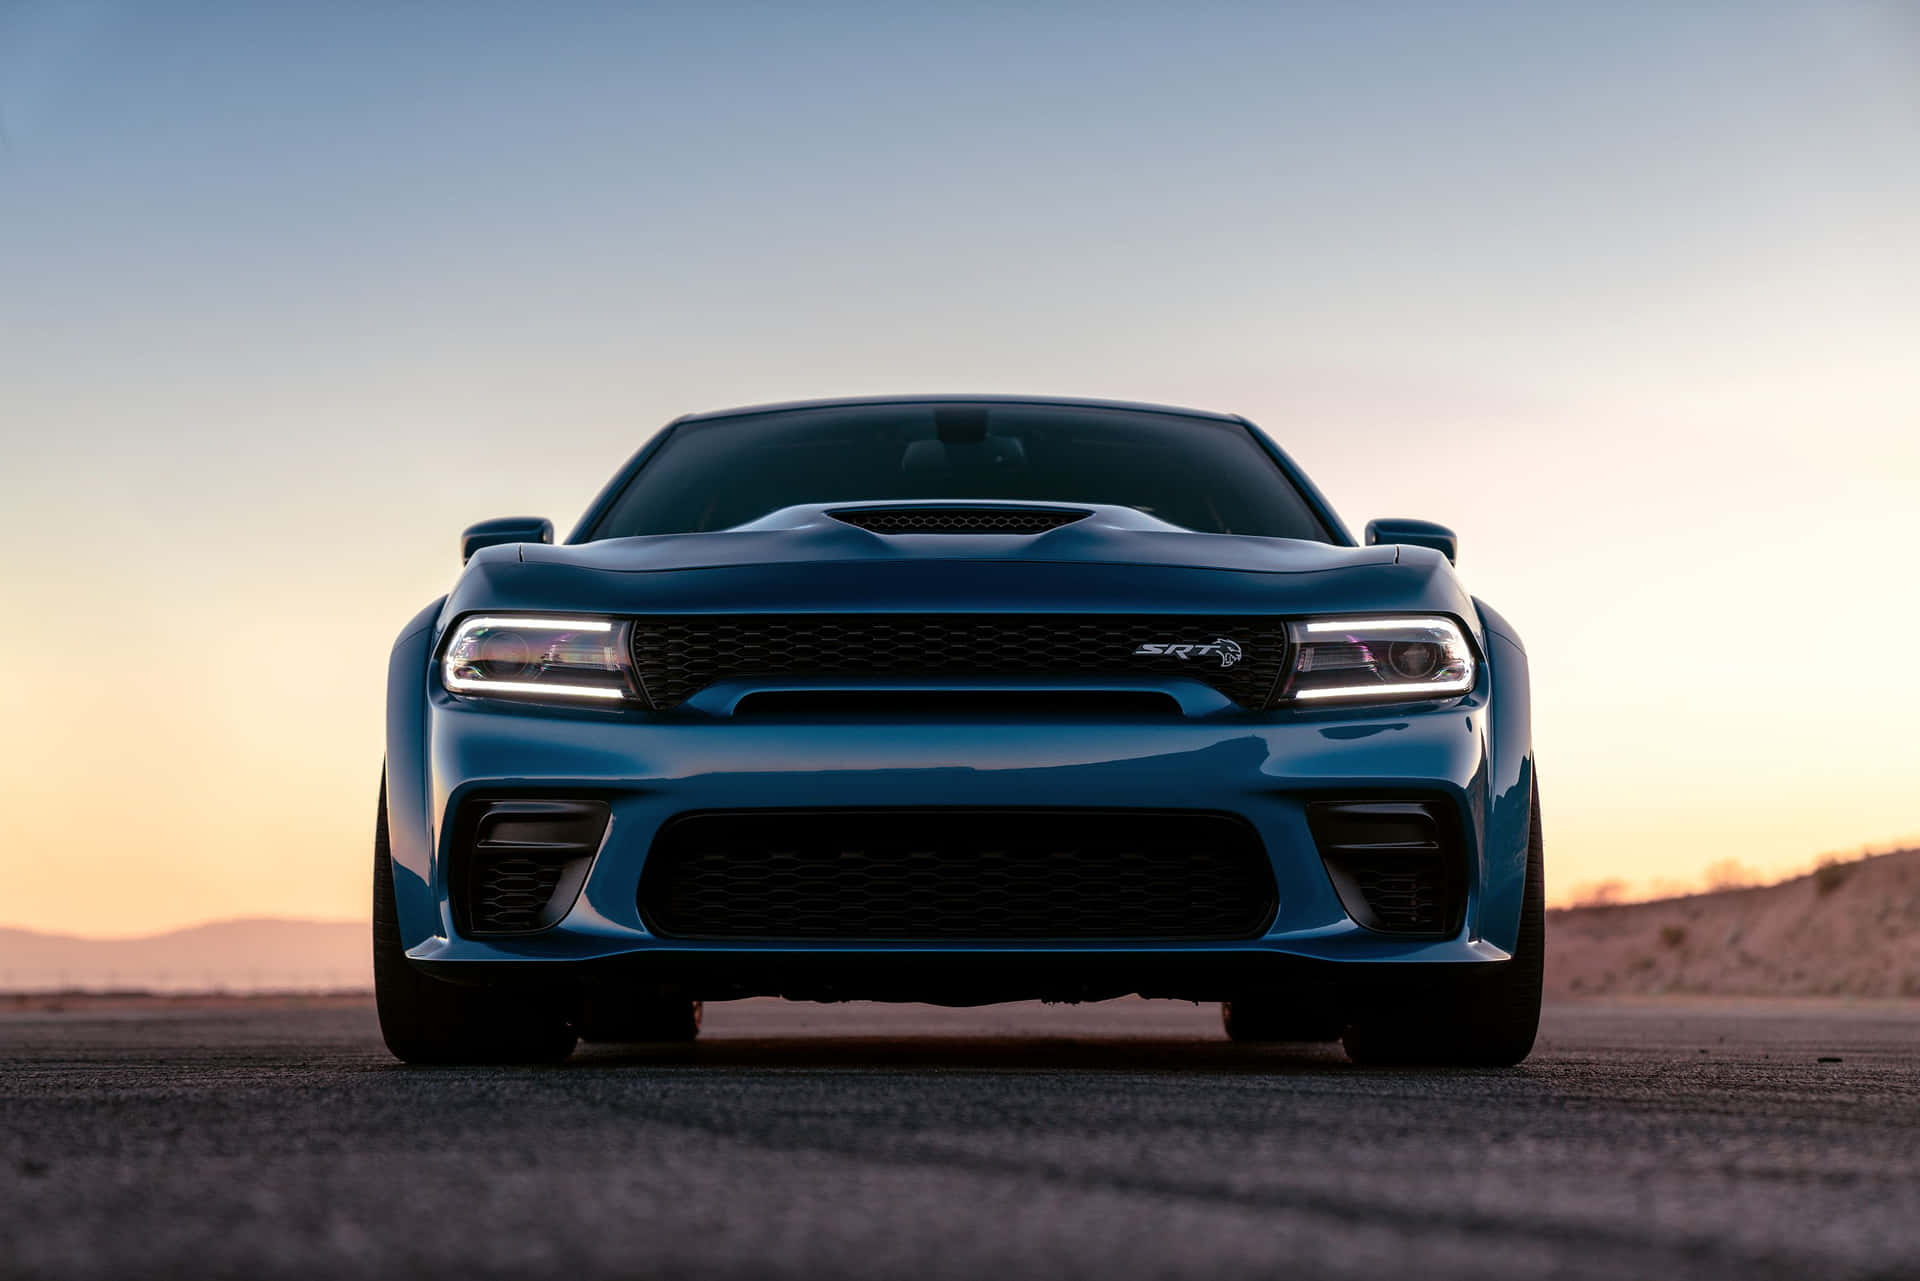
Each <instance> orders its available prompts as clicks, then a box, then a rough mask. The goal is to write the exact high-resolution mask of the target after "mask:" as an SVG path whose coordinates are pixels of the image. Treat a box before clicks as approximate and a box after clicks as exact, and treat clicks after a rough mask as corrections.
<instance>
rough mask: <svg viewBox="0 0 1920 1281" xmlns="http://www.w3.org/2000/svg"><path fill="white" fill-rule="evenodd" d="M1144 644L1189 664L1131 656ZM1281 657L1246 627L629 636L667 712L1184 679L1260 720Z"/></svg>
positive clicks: (929, 618)
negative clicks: (715, 687) (865, 687)
mask: <svg viewBox="0 0 1920 1281" xmlns="http://www.w3.org/2000/svg"><path fill="white" fill-rule="evenodd" d="M1221 642H1225V643H1221ZM1149 644H1151V645H1156V646H1160V647H1165V646H1169V645H1173V646H1179V647H1181V648H1182V650H1183V652H1184V654H1185V656H1184V657H1182V656H1181V654H1170V653H1166V652H1164V651H1162V652H1154V653H1148V654H1142V653H1139V652H1137V651H1138V650H1139V649H1140V647H1141V646H1142V645H1149ZM1286 652H1287V629H1286V624H1285V623H1283V622H1280V621H1277V620H1275V619H1272V618H1259V617H1255V618H1247V617H1244V616H1242V617H1221V616H1217V615H1206V616H1195V615H1189V614H678V615H676V614H667V615H660V616H655V617H643V618H637V619H635V620H634V626H633V658H634V665H635V666H636V667H637V668H638V670H639V673H640V680H641V683H642V685H643V686H645V689H646V694H647V698H648V699H649V700H650V701H651V702H652V704H653V706H654V707H656V708H659V709H661V710H663V711H664V710H666V709H668V708H673V707H678V706H679V705H680V704H681V703H682V702H684V701H685V700H686V699H687V698H689V697H690V696H692V695H694V694H697V693H698V692H700V691H701V690H703V689H705V688H706V687H707V686H709V685H711V684H713V683H714V682H715V681H718V680H726V679H728V678H730V677H745V676H756V677H768V676H772V677H780V676H803V677H851V678H872V677H903V678H920V677H995V676H1022V677H1041V678H1067V679H1073V678H1098V677H1136V678H1137V677H1163V676H1186V677H1190V678H1192V679H1194V680H1199V681H1204V682H1206V683H1207V684H1209V685H1211V686H1213V687H1214V688H1215V689H1217V690H1219V691H1220V692H1221V693H1222V694H1225V695H1226V696H1227V697H1228V698H1231V699H1232V700H1234V701H1235V702H1236V703H1239V704H1240V705H1241V706H1243V707H1253V708H1260V707H1265V706H1266V705H1267V699H1268V698H1269V696H1271V694H1272V693H1273V687H1274V684H1275V682H1276V681H1277V680H1278V679H1279V676H1280V668H1281V663H1282V662H1283V661H1284V659H1285V658H1286Z"/></svg>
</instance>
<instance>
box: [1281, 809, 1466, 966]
mask: <svg viewBox="0 0 1920 1281" xmlns="http://www.w3.org/2000/svg"><path fill="white" fill-rule="evenodd" d="M1307 823H1308V826H1309V827H1310V828H1311V830H1312V832H1313V839H1314V843H1315V844H1316V845H1318V846H1319V847H1320V857H1321V859H1322V860H1323V861H1324V862H1325V864H1326V868H1327V875H1328V876H1329V878H1331V879H1332V881H1333V887H1334V890H1335V892H1336V893H1338V894H1339V895H1340V901H1341V904H1342V905H1343V906H1344V907H1345V908H1346V909H1347V914H1348V915H1349V916H1351V917H1353V919H1354V920H1355V921H1358V922H1359V923H1360V924H1361V925H1364V926H1366V927H1367V928H1368V929H1371V930H1378V931H1380V932H1381V933H1385V934H1427V935H1436V936H1438V935H1447V934H1451V933H1453V932H1454V931H1455V930H1457V929H1458V928H1459V927H1460V921H1461V915H1462V913H1463V912H1464V910H1465V907H1466V895H1467V877H1466V857H1465V852H1464V848H1463V843H1462V841H1461V838H1460V823H1459V818H1458V815H1457V814H1456V813H1455V811H1454V810H1453V809H1452V808H1451V807H1450V806H1448V805H1446V804H1444V803H1439V802H1434V801H1413V800H1406V801H1401V800H1385V799H1355V800H1350V801H1317V802H1315V803H1313V804H1311V805H1309V806H1308V807H1307Z"/></svg>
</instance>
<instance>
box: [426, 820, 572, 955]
mask: <svg viewBox="0 0 1920 1281" xmlns="http://www.w3.org/2000/svg"><path fill="white" fill-rule="evenodd" d="M606 830H607V805H606V803H605V802H604V801H533V800H528V801H492V800H475V801H468V802H467V803H466V805H464V806H462V807H461V810H460V816H459V819H458V820H457V822H456V824H455V827H454V834H453V857H452V861H451V863H450V865H449V867H448V874H449V879H450V882H451V884H450V888H451V890H452V891H453V902H454V910H455V911H456V912H457V913H459V915H460V917H461V921H460V924H461V926H462V928H463V929H464V930H465V931H466V932H467V933H468V934H470V935H489V934H527V933H531V932H532V931H534V930H543V929H546V928H547V927H548V926H549V925H553V924H555V923H556V922H558V921H559V920H560V918H561V917H563V916H565V915H566V914H567V912H568V911H569V910H570V909H571V908H572V907H573V901H574V899H576V898H578V897H579V895H580V887H581V886H582V885H584V884H585V883H586V880H587V869H588V868H590V867H592V866H593V856H594V855H595V854H596V853H598V852H599V850H600V839H601V837H602V836H604V835H605V834H606Z"/></svg>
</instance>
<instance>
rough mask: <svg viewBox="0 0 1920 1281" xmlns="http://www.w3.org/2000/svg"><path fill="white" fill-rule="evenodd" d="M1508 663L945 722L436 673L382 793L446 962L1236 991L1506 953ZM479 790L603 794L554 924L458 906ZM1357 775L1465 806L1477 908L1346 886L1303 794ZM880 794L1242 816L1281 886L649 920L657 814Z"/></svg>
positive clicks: (1356, 784) (425, 935)
mask: <svg viewBox="0 0 1920 1281" xmlns="http://www.w3.org/2000/svg"><path fill="white" fill-rule="evenodd" d="M397 662H398V656H397V655H396V663H397ZM422 666H423V667H424V664H422ZM1495 678H1496V676H1495V673H1493V672H1492V671H1491V670H1490V672H1489V676H1488V679H1487V680H1486V681H1485V682H1483V684H1482V687H1481V688H1480V689H1479V690H1477V691H1476V692H1475V694H1474V695H1472V696H1470V697H1468V698H1466V699H1463V700H1460V701H1459V702H1457V703H1454V704H1451V705H1448V706H1445V707H1442V708H1438V709H1425V710H1411V709H1379V710H1373V711H1367V712H1358V711H1348V712H1345V713H1330V712H1328V713H1319V714H1316V715H1312V716H1297V717H1284V718H1281V717H1274V716H1256V715H1250V714H1241V713H1229V714H1216V715H1211V716H1194V717H1176V718H1157V719H1151V720H1131V721H1129V720H1115V719H1104V718H1103V719H1097V720H1091V719H1090V720H1084V721H1075V720H1068V719H1046V720H1042V721H1022V720H1016V719H999V720H995V719H991V718H980V719H966V720H953V721H947V722H942V723H927V722H923V721H902V720H889V719H878V718H876V719H867V720H859V719H849V718H836V719H818V720H800V719H793V720H787V719H779V720H771V719H769V720H749V719H736V718H733V717H726V716H714V717H686V718H671V717H661V718H640V717H633V716H628V715H618V714H606V713H600V712H594V711H584V710H582V711H574V710H562V709H550V708H540V707H530V706H521V705H515V704H509V703H501V702H488V701H484V700H465V699H458V698H454V697H450V696H448V695H447V694H446V693H445V692H444V691H441V690H439V689H438V688H437V687H436V688H429V687H427V683H426V682H425V681H422V682H421V687H420V688H419V689H418V696H419V698H420V702H418V703H416V704H415V705H414V706H415V708H416V711H415V715H416V716H418V717H419V722H418V734H417V738H415V739H414V740H413V741H412V742H411V743H409V742H408V741H406V735H404V734H402V735H399V736H397V739H398V741H390V744H389V752H390V757H389V791H390V796H391V797H394V798H400V799H390V806H391V807H392V813H393V816H394V818H393V831H392V835H393V838H394V840H393V845H394V852H395V853H394V857H395V881H396V884H395V888H396V893H397V897H398V900H399V907H400V915H401V926H402V935H403V940H404V942H405V943H406V945H407V950H408V955H409V956H410V957H411V958H412V959H413V960H414V961H415V962H416V963H417V964H420V965H422V966H423V967H424V968H427V969H429V970H430V971H432V972H435V973H437V974H440V975H442V976H444V977H449V978H470V979H474V978H480V977H486V978H488V979H489V980H492V979H496V978H505V977H517V978H522V979H541V978H545V977H549V976H552V975H555V974H557V973H559V972H560V970H561V969H563V968H564V969H567V970H573V969H594V970H598V969H621V970H633V971H636V972H638V973H641V974H642V975H644V976H646V977H648V978H650V979H652V980H653V981H655V982H658V983H661V984H667V985H678V986H680V987H683V988H686V989H688V990H692V991H694V992H696V993H699V992H701V991H703V990H704V991H706V992H707V993H708V994H712V995H720V994H728V993H737V994H746V993H748V992H752V991H759V990H781V991H787V992H788V993H789V994H791V991H792V990H794V989H795V988H796V985H797V987H798V988H800V989H804V990H807V991H818V992H820V993H823V994H834V993H845V994H847V995H885V994H887V992H888V991H889V985H890V983H892V982H896V981H897V982H898V983H899V984H901V985H902V986H903V988H905V989H911V990H912V991H920V992H924V991H927V990H929V986H928V985H929V984H933V985H944V984H946V983H947V982H948V981H949V980H951V981H952V982H954V983H955V984H958V985H959V986H965V985H966V984H965V975H967V974H968V973H972V974H973V975H974V976H976V977H977V979H978V980H979V985H980V986H981V990H983V991H985V990H989V989H990V990H994V991H999V990H1002V985H1004V990H1005V991H1007V992H1009V993H1011V994H1020V993H1027V994H1032V995H1046V994H1055V995H1071V994H1073V993H1075V992H1082V991H1084V992H1086V993H1089V994H1092V993H1095V992H1103V993H1104V992H1109V991H1122V990H1124V991H1155V990H1156V988H1157V986H1158V984H1159V983H1160V981H1161V980H1163V979H1164V981H1165V985H1166V991H1165V993H1164V994H1176V993H1178V994H1196V993H1202V992H1225V991H1230V990H1233V989H1235V988H1238V987H1242V986H1245V985H1246V984H1248V983H1252V982H1256V981H1263V980H1260V979H1258V978H1256V977H1255V976H1259V975H1268V974H1277V973H1282V972H1286V971H1287V970H1288V969H1289V967H1299V966H1306V967H1309V968H1312V967H1315V966H1321V967H1324V966H1327V965H1336V966H1339V967H1342V968H1349V967H1352V968H1356V969H1357V968H1372V967H1375V966H1381V965H1396V966H1404V965H1407V964H1410V963H1411V964H1416V965H1422V966H1439V967H1448V968H1451V967H1457V966H1462V965H1476V964H1484V963H1489V962H1499V961H1501V960H1504V959H1505V958H1506V957H1507V955H1508V951H1509V949H1510V948H1511V947H1512V945H1513V928H1514V922H1513V920H1512V916H1513V914H1512V913H1509V912H1508V911H1506V905H1507V904H1508V903H1517V901H1518V893H1519V878H1520V877H1521V876H1522V875H1523V873H1524V861H1525V825H1524V819H1523V820H1522V822H1521V823H1520V824H1519V825H1518V826H1517V827H1516V826H1515V824H1514V823H1513V821H1512V815H1511V813H1510V812H1509V810H1510V805H1511V797H1512V792H1513V790H1515V789H1511V788H1503V787H1501V786H1499V785H1498V773H1499V770H1498V763H1497V761H1496V753H1495V750H1494V747H1495V744H1494V743H1493V741H1492V740H1493V738H1494V735H1495V733H1496V730H1497V719H1496V718H1495V717H1494V716H1493V715H1492V714H1491V707H1490V704H1491V701H1492V697H1493V695H1494V681H1495ZM396 747H397V748H398V749H399V750H398V751H396V750H395V749H396ZM409 747H411V748H412V749H413V752H414V757H413V759H414V760H415V761H417V766H415V767H413V769H409V763H408V760H407V759H406V757H407V752H408V749H409ZM396 758H398V759H396ZM960 762H964V763H960ZM396 765H397V766H398V768H397V769H396ZM416 770H417V772H415V771H416ZM416 788H417V791H416V792H413V793H412V794H411V795H410V796H404V795H403V793H406V792H407V789H416ZM476 794H495V795H498V794H527V795H551V796H567V795H581V796H592V797H595V798H598V799H602V800H605V801H606V802H607V803H608V804H609V806H610V808H611V813H612V820H611V823H610V825H609V828H608V831H607V836H606V840H605V843H604V845H603V846H602V848H601V850H600V852H599V855H598V856H597V858H596V859H595V861H594V863H593V865H592V868H591V871H590V873H589V875H588V877H587V879H586V882H585V885H584V887H583V888H582V889H581V891H580V893H579V896H578V898H577V899H576V901H575V902H574V904H573V906H572V909H571V910H570V911H569V912H568V913H567V915H566V916H565V917H564V918H563V919H561V920H560V921H559V922H558V923H557V924H555V925H554V926H552V927H551V928H549V929H546V930H544V931H542V932H539V933H537V934H529V935H522V936H515V937H500V938H467V937H462V936H461V934H460V932H459V930H458V929H457V928H456V925H455V918H454V913H453V911H452V904H451V901H450V898H449V894H448V890H447V874H446V869H447V859H446V856H445V849H444V846H445V844H446V842H447V839H448V833H449V827H450V825H449V823H448V821H447V819H448V816H449V815H451V814H453V813H454V812H455V811H456V810H457V809H458V807H459V806H460V804H461V802H462V801H463V800H465V799H466V798H467V797H469V796H471V795H476ZM1366 796H1377V797H1392V798H1395V799H1409V798H1418V799H1425V800H1429V801H1438V802H1442V803H1444V804H1446V805H1448V806H1450V807H1452V808H1453V809H1454V810H1455V811H1457V814H1458V817H1459V820H1460V832H1461V836H1462V840H1463V844H1464V847H1465V855H1466V860H1467V866H1468V876H1467V885H1466V905H1465V912H1464V918H1463V924H1462V925H1461V927H1460V929H1459V930H1458V931H1457V932H1456V933H1455V934H1453V935H1452V936H1451V937H1447V938H1413V937H1396V936H1392V935H1387V934H1382V933H1376V932H1374V931H1371V930H1368V929H1365V928H1362V927H1361V926H1360V925H1358V924H1356V923H1355V922H1354V920H1353V919H1352V918H1351V917H1349V916H1348V914H1347V912H1346V911H1345V910H1344V909H1343V907H1342V905H1341V901H1340V899H1339V896H1338V894H1337V893H1336V891H1335V890H1334V887H1333V885H1332V883H1331V882H1330V880H1329V878H1328V875H1327V872H1326V870H1325V867H1324V865H1323V863H1322V861H1321V859H1320V857H1319V854H1318V851H1317V849H1316V847H1315V845H1314V842H1313V839H1312V837H1311V834H1310V833H1309V831H1308V827H1307V820H1306V806H1307V805H1308V803H1310V802H1312V801H1315V800H1321V799H1349V798H1355V797H1366ZM1503 796H1504V797H1507V798H1508V799H1507V800H1505V801H1503V800H1502V797H1503ZM876 806H886V807H929V808H940V807H945V808H953V807H969V806H981V807H991V808H1011V807H1058V806H1073V807H1098V808H1140V809H1159V810H1210V811H1217V812H1224V813H1230V814H1236V815H1240V816H1243V817H1244V818H1245V819H1247V820H1248V821H1249V822H1250V823H1252V824H1253V826H1254V827H1255V828H1256V829H1257V831H1258V833H1259V835H1260V837H1261V840H1262V842H1263V843H1264V845H1265V847H1266V851H1267V855H1268V858H1269V860H1270V862H1271V865H1272V870H1273V876H1274V881H1275V884H1276V887H1277V891H1278V909H1277V912H1276V914H1275V916H1274V919H1273V921H1272V924H1271V927H1270V928H1269V929H1267V930H1266V932H1265V933H1264V934H1263V935H1261V936H1260V937H1258V938H1254V939H1243V940H1236V941H1230V942H1178V943H1129V944H1125V945H1113V944H1105V943H1102V944H1082V943H1018V944H1014V943H978V942H941V943H916V944H900V943H868V942H839V941H817V942H816V941H810V942H805V943H792V942H758V941H754V942H743V941H736V940H727V941H694V940H678V939H663V938H659V937H656V936H655V935H653V934H652V933H650V932H649V931H648V929H647V927H646V926H645V924H644V923H643V922H642V920H641V916H640V911H639V907H638V904H637V901H636V890H637V887H638V885H639V879H640V873H641V869H642V866H643V864H644V862H645V859H646V855H647V851H648V848H649V847H650V845H651V844H652V842H653V838H654V836H655V834H656V833H657V832H658V830H659V829H660V827H661V826H662V824H664V823H665V822H666V821H667V820H669V819H671V818H673V817H674V816H675V815H679V814H683V813H687V812H691V811H703V810H704V811H710V810H733V809H772V808H782V809H790V808H814V807H834V808H838V807H848V808H857V807H876ZM1503 807H1509V808H1503ZM783 975H784V976H786V977H785V978H782V977H781V976H783ZM1116 985H1118V986H1116ZM982 999H988V998H985V997H983V998H982Z"/></svg>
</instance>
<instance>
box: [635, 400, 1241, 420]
mask: <svg viewBox="0 0 1920 1281" xmlns="http://www.w3.org/2000/svg"><path fill="white" fill-rule="evenodd" d="M871 405H1060V406H1067V407H1071V408H1075V409H1124V410H1132V411H1135V412H1140V413H1151V414H1173V415H1176V416H1178V417H1182V418H1202V419H1205V420H1207V421H1209V422H1223V423H1242V424H1244V423H1245V422H1246V419H1244V418H1241V417H1240V416H1239V415H1238V414H1219V413H1213V412H1211V411H1209V410H1205V409H1182V408H1180V407H1179V406H1176V405H1154V404H1148V403H1146V402H1143V401H1134V400H1089V399H1084V398H1082V397H1077V396H983V395H952V396H933V395H924V396H923V395H913V396H845V397H832V398H829V399H826V400H788V401H781V402H778V403H775V404H768V405H743V406H741V407H740V408H738V409H712V410H708V411H706V412H704V413H697V414H682V415H681V416H680V417H678V418H676V419H674V420H673V422H674V425H676V426H677V425H679V424H681V423H688V424H691V423H704V422H711V421H713V420H715V419H720V418H745V417H748V416H750V415H753V414H778V413H785V412H786V411H788V410H794V409H847V408H855V407H859V406H871Z"/></svg>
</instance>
